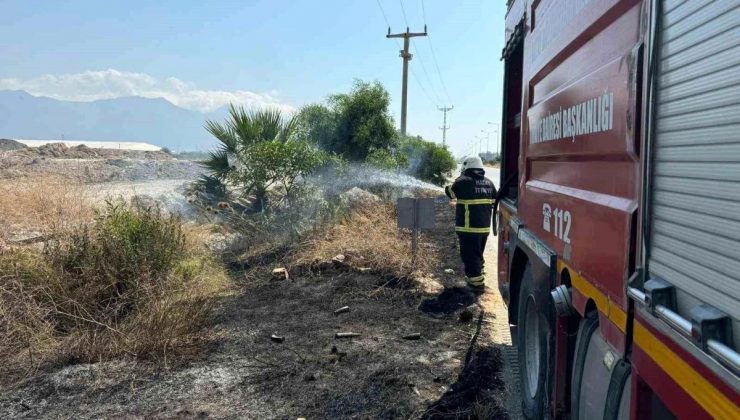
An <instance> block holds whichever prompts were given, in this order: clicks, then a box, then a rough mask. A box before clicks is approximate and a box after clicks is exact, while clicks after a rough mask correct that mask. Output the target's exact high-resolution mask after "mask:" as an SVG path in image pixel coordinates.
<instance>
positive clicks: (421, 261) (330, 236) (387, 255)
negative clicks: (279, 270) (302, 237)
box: [291, 204, 438, 279]
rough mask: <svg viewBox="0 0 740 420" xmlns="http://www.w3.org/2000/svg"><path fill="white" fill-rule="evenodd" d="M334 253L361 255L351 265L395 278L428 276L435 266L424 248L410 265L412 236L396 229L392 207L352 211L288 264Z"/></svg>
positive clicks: (432, 255)
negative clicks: (414, 262)
mask: <svg viewBox="0 0 740 420" xmlns="http://www.w3.org/2000/svg"><path fill="white" fill-rule="evenodd" d="M419 242H420V243H421V242H422V240H421V239H420V241H419ZM337 254H349V255H352V254H356V255H358V256H361V257H362V260H359V261H352V264H353V265H354V266H356V267H367V268H370V269H371V270H372V271H373V272H374V273H376V274H380V275H383V276H388V277H391V278H397V279H406V278H412V277H416V276H418V275H423V274H424V273H429V272H431V271H432V270H433V269H434V267H435V266H436V265H438V257H437V255H436V254H435V253H434V252H432V251H431V250H430V249H429V248H427V247H424V246H420V247H419V249H418V254H417V259H416V265H415V266H414V265H413V264H412V254H411V234H410V233H409V232H408V231H400V230H399V229H398V227H397V225H396V209H395V206H393V205H391V204H372V205H368V206H362V207H356V208H354V209H353V210H352V212H351V214H350V215H349V217H347V218H346V219H344V220H343V221H342V222H341V223H339V224H338V225H336V226H333V227H330V228H328V231H327V232H326V233H325V234H322V235H315V236H314V237H313V238H312V239H310V240H309V242H308V243H307V244H305V245H304V246H301V248H300V250H299V251H298V252H297V253H296V254H295V255H293V258H292V261H291V263H292V265H296V266H305V265H310V264H313V263H315V262H316V261H326V260H330V259H331V258H332V257H334V256H336V255H337Z"/></svg>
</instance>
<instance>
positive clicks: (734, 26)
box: [648, 0, 740, 349]
mask: <svg viewBox="0 0 740 420" xmlns="http://www.w3.org/2000/svg"><path fill="white" fill-rule="evenodd" d="M662 9H663V10H662V12H663V13H662V15H661V18H660V21H659V25H658V37H657V40H658V41H657V42H658V52H657V54H658V75H657V79H656V88H657V90H656V93H657V97H656V100H657V102H656V108H655V114H654V115H655V136H654V145H653V147H654V148H653V153H654V155H653V156H654V160H653V188H654V189H653V192H652V203H651V204H652V230H651V241H650V253H649V261H648V268H649V272H650V275H651V276H653V277H660V278H663V279H665V280H666V281H668V282H670V283H671V284H673V285H675V286H676V288H677V290H678V291H677V300H678V312H679V313H680V314H681V315H682V316H683V317H684V318H687V319H689V309H690V308H691V307H693V306H694V305H698V304H700V303H708V304H710V305H712V306H714V307H716V308H718V309H719V310H721V311H723V312H725V313H727V314H728V315H730V316H731V317H733V335H734V339H735V349H738V348H739V346H738V344H740V0H714V1H708V0H662Z"/></svg>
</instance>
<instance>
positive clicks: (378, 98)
mask: <svg viewBox="0 0 740 420" xmlns="http://www.w3.org/2000/svg"><path fill="white" fill-rule="evenodd" d="M389 105H390V95H389V94H388V91H386V90H385V88H384V87H383V85H381V84H380V83H379V82H373V83H369V82H363V81H360V80H356V81H355V83H354V85H353V87H352V90H351V91H350V92H349V93H341V94H335V95H331V96H329V99H328V104H327V105H322V104H313V105H308V106H306V107H304V108H303V109H301V111H300V113H299V114H298V122H297V124H298V126H299V127H300V129H299V132H300V135H301V136H302V137H304V138H307V139H310V140H312V141H315V142H316V144H318V145H319V146H320V147H321V148H322V149H324V150H327V151H329V152H333V153H336V154H338V155H340V156H342V157H344V158H346V159H347V160H350V161H365V160H366V159H367V158H368V156H369V155H370V154H371V153H372V152H373V151H377V150H390V149H391V148H393V147H395V146H396V145H397V144H398V137H397V135H396V131H395V129H394V128H393V119H392V118H391V115H390V112H389V111H388V107H389Z"/></svg>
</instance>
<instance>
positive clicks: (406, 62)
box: [385, 25, 427, 135]
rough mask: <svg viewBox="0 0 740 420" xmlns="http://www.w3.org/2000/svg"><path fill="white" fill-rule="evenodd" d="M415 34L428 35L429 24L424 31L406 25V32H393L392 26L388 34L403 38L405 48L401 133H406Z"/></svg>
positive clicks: (403, 53) (389, 36)
mask: <svg viewBox="0 0 740 420" xmlns="http://www.w3.org/2000/svg"><path fill="white" fill-rule="evenodd" d="M415 36H427V25H424V32H409V27H408V26H407V27H406V32H402V33H400V34H391V28H390V26H389V27H388V34H387V35H386V36H385V37H386V38H403V49H402V50H401V52H400V54H399V56H400V57H401V58H403V87H402V90H401V134H403V135H406V106H407V101H406V96H407V94H408V90H409V61H411V57H412V54H411V53H409V41H410V40H411V38H413V37H415Z"/></svg>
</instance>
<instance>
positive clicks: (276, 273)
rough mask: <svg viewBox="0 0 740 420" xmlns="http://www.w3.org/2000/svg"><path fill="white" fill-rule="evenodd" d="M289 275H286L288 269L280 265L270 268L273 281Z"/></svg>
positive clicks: (285, 278) (284, 278) (286, 278)
mask: <svg viewBox="0 0 740 420" xmlns="http://www.w3.org/2000/svg"><path fill="white" fill-rule="evenodd" d="M288 278H290V276H289V275H288V269H287V268H285V267H280V268H276V269H274V270H272V280H273V281H282V280H288Z"/></svg>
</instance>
